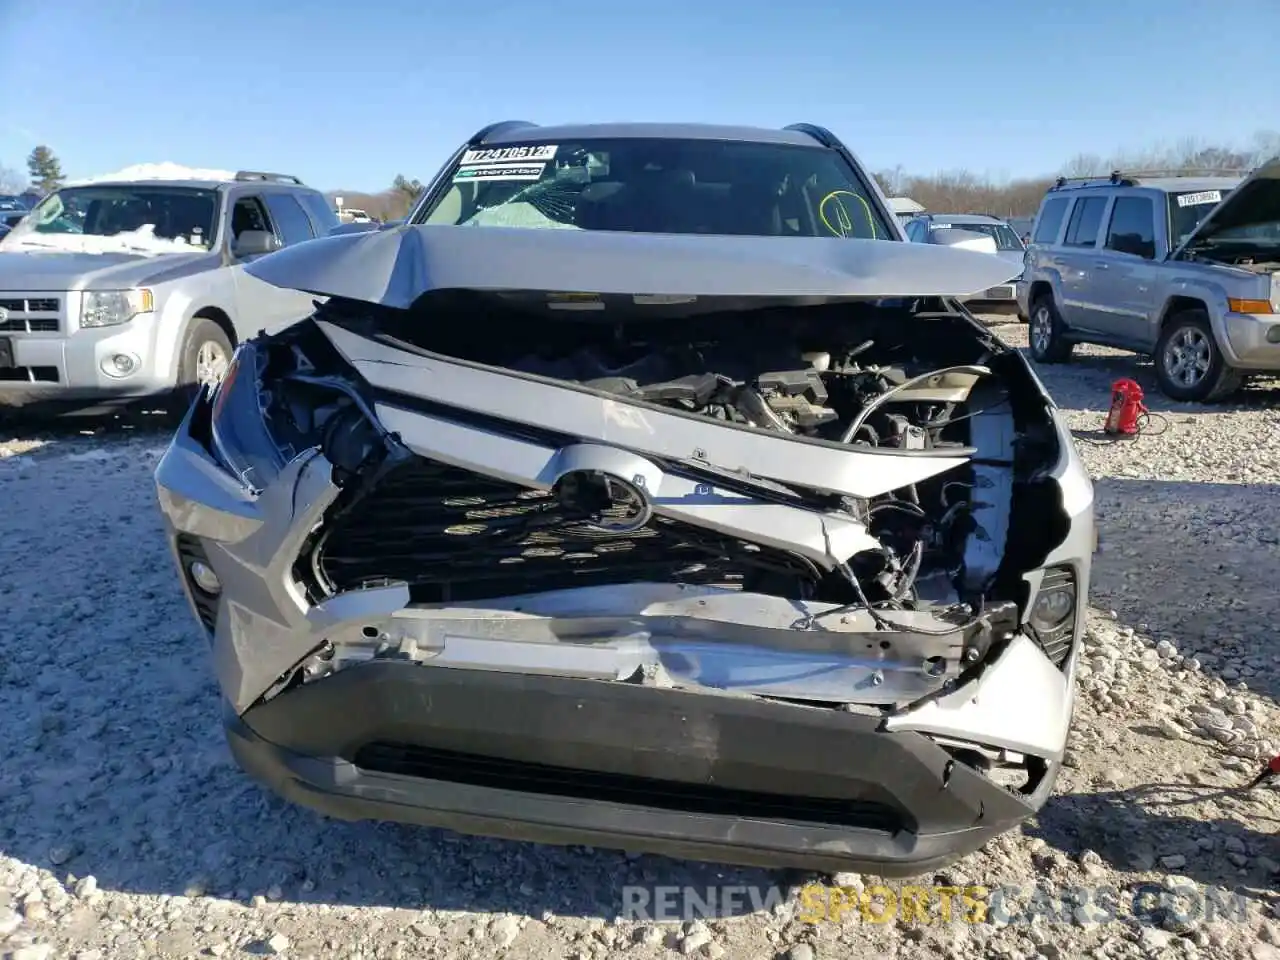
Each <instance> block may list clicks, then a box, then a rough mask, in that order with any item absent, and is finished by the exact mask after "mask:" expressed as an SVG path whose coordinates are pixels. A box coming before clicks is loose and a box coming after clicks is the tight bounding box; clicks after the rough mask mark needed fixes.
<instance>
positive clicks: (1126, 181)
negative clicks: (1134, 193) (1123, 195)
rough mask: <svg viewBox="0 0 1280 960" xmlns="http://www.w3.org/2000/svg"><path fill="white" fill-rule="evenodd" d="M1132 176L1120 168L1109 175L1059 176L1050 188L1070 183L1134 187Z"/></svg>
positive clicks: (1085, 185) (1080, 185)
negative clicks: (1122, 172) (1123, 172)
mask: <svg viewBox="0 0 1280 960" xmlns="http://www.w3.org/2000/svg"><path fill="white" fill-rule="evenodd" d="M1136 183H1137V182H1136V181H1135V180H1134V179H1133V178H1132V177H1128V176H1124V175H1122V174H1121V173H1120V171H1119V170H1112V171H1111V174H1110V175H1109V176H1106V175H1103V176H1099V175H1098V174H1096V173H1094V174H1090V175H1089V176H1087V177H1059V178H1058V179H1057V180H1056V181H1054V184H1053V186H1052V187H1050V188H1049V189H1050V190H1061V189H1062V188H1063V187H1065V186H1067V185H1068V184H1069V185H1071V186H1073V187H1132V186H1135V185H1136Z"/></svg>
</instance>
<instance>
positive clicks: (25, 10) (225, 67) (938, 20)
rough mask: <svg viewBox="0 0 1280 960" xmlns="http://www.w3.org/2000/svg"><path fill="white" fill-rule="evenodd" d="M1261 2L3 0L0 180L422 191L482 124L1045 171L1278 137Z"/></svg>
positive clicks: (1270, 4)
mask: <svg viewBox="0 0 1280 960" xmlns="http://www.w3.org/2000/svg"><path fill="white" fill-rule="evenodd" d="M1277 37H1280V2H1277V0H1217V2H1214V3H1210V2H1208V0H1199V2H1196V0H1065V2H1063V3H1060V4H1049V3H1036V2H1025V0H1023V2H1014V0H979V2H968V3H965V2H957V0H895V2H885V0H858V2H854V0H785V2H776V0H735V2H729V0H718V2H707V0H703V2H701V3H699V2H698V0H685V2H683V3H681V2H676V0H642V2H639V3H635V4H628V3H619V2H616V0H595V2H590V0H579V2H576V3H569V2H565V0H522V2H509V0H475V2H461V3H443V2H440V0H435V2H431V0H426V2H423V0H418V2H414V0H363V2H360V0H356V2H340V0H305V2H304V0H277V2H274V3H272V2H270V0H257V2H249V0H215V2H212V3H205V4H199V3H195V2H193V0H105V2H104V0H41V2H38V3H33V2H28V0H0V166H6V167H9V168H19V169H25V158H26V156H27V154H28V153H29V152H30V150H31V148H32V147H33V146H34V145H35V144H36V143H47V144H49V145H50V146H51V147H52V148H53V149H54V151H55V152H56V153H57V154H58V155H59V157H60V158H61V159H62V161H63V169H64V171H65V172H66V173H67V174H68V175H70V176H73V177H74V176H88V175H93V174H98V173H105V172H109V171H111V170H116V169H119V168H121V167H124V166H127V165H129V164H133V163H142V162H159V161H164V160H171V161H175V162H177V163H182V164H186V165H190V166H205V167H221V168H233V169H234V168H244V167H248V168H255V169H267V170H279V171H284V172H289V173H295V174H298V175H299V176H301V177H302V178H303V179H304V180H306V181H307V182H308V183H311V184H313V185H315V186H318V187H321V188H325V189H328V188H338V187H345V188H347V189H382V188H383V187H385V186H387V185H389V184H390V181H391V179H392V177H393V176H394V175H395V174H396V173H404V174H406V175H407V176H410V177H417V178H420V179H426V178H427V177H429V176H430V175H431V174H432V173H434V171H435V170H436V168H437V167H438V166H439V165H440V163H441V162H442V161H443V160H444V159H445V157H446V156H447V155H448V153H449V152H450V151H451V150H452V149H453V148H454V147H455V146H456V145H457V144H458V143H459V142H461V141H462V140H464V139H465V138H466V137H468V136H469V135H470V134H472V133H473V132H474V131H475V130H476V129H477V128H479V127H481V126H483V125H484V124H486V123H488V122H490V121H493V120H499V119H512V118H518V119H526V120H533V121H538V122H545V123H552V122H563V121H574V120H662V119H667V120H707V121H717V122H728V123H751V124H761V125H766V126H782V125H784V124H787V123H793V122H796V121H799V120H810V121H813V122H817V123H821V124H823V125H825V126H828V127H830V128H831V129H833V130H834V131H835V132H836V133H837V134H838V135H840V136H841V137H842V138H843V139H844V140H845V141H846V142H848V143H849V144H850V146H851V147H852V148H853V149H854V150H855V152H857V153H858V154H860V156H861V157H862V159H863V161H864V162H865V163H866V164H867V165H869V166H871V167H872V168H874V169H882V168H888V167H892V166H895V165H897V164H901V165H902V166H903V167H905V168H906V169H907V170H908V171H911V172H920V173H931V172H936V171H938V170H944V169H957V168H968V169H970V170H973V171H976V172H979V173H985V174H988V175H990V176H993V177H996V178H1003V177H1017V176H1028V175H1034V174H1038V173H1044V172H1051V171H1054V170H1056V169H1057V168H1058V167H1060V166H1061V165H1062V164H1063V163H1064V162H1065V161H1066V160H1068V159H1069V158H1070V157H1071V156H1073V155H1075V154H1078V153H1086V152H1087V153H1098V154H1103V155H1107V154H1111V153H1113V152H1115V151H1117V150H1121V149H1141V148H1143V147H1147V146H1150V145H1153V144H1161V143H1166V144H1167V143H1171V142H1174V141H1176V140H1178V139H1180V138H1183V137H1187V136H1194V137H1199V138H1203V139H1205V140H1210V141H1215V142H1224V141H1225V142H1231V143H1236V142H1247V141H1248V140H1249V138H1250V137H1251V136H1252V134H1253V133H1254V132H1255V131H1256V130H1259V129H1275V128H1276V127H1277V126H1278V125H1280V120H1277V117H1276V114H1275V109H1274V102H1268V96H1270V98H1271V100H1272V101H1274V95H1275V94H1276V92H1277V91H1280V81H1278V80H1277V79H1276V75H1275V59H1274V57H1275V43H1276V38H1277Z"/></svg>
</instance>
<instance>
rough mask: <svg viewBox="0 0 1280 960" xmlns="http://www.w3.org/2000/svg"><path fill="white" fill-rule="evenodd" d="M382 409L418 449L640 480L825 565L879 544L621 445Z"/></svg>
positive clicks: (708, 520)
mask: <svg viewBox="0 0 1280 960" xmlns="http://www.w3.org/2000/svg"><path fill="white" fill-rule="evenodd" d="M376 412H377V415H378V419H379V420H380V421H381V422H382V424H383V426H385V427H386V428H387V429H388V430H390V431H391V432H393V433H396V434H398V435H399V437H400V440H401V442H403V443H404V444H405V446H407V447H408V448H409V449H410V450H412V451H413V452H414V453H416V454H419V455H420V456H424V457H428V458H430V459H432V460H438V461H440V462H442V463H448V464H451V465H454V466H458V467H462V468H464V469H466V470H470V471H473V472H475V473H480V474H485V475H488V476H494V477H499V478H501V479H503V480H509V481H512V482H515V483H520V484H524V485H527V486H529V487H531V488H534V489H541V490H549V489H551V488H552V487H553V486H554V485H555V484H556V483H557V481H559V480H560V479H561V478H562V477H564V476H566V475H567V474H569V473H572V472H574V471H598V472H601V473H604V474H608V475H611V476H616V477H621V478H624V479H628V480H632V481H633V482H634V481H635V480H637V479H639V480H641V481H643V482H642V483H640V484H639V485H640V486H641V487H643V489H644V490H645V491H646V492H647V494H648V496H649V497H650V498H651V503H652V506H653V511H654V512H655V513H656V514H658V515H660V516H667V517H671V518H673V519H676V520H683V521H685V522H687V523H691V524H695V525H697V526H701V527H706V528H708V529H712V530H716V531H718V532H721V533H726V534H729V535H732V536H737V537H742V538H743V539H746V540H751V541H753V542H756V543H762V544H766V545H768V546H772V547H777V548H779V549H784V550H792V551H795V552H796V553H799V554H801V555H803V556H806V557H808V558H810V559H811V560H815V561H817V562H819V563H821V564H823V565H825V566H827V567H831V566H833V565H834V564H835V563H839V562H841V561H844V560H848V559H849V558H850V557H851V556H853V555H854V554H855V553H858V552H860V551H863V550H875V549H878V548H879V546H880V544H879V541H877V540H876V539H875V538H874V537H872V536H871V535H870V534H868V533H867V530H866V526H865V525H864V524H863V523H861V522H859V521H858V520H856V519H855V518H853V517H852V516H850V515H849V514H847V513H835V512H827V511H818V510H814V509H811V508H809V507H805V506H802V505H796V506H790V505H786V504H780V503H770V502H768V501H765V500H761V499H759V498H756V497H750V496H747V495H745V494H742V493H739V492H737V491H734V490H729V489H727V488H724V487H720V486H717V485H715V484H711V483H704V482H701V481H696V480H692V479H690V478H688V477H683V476H680V475H678V474H674V473H670V472H667V471H665V470H663V468H662V467H660V466H659V465H658V464H656V463H654V462H653V461H651V460H648V459H645V458H643V457H640V456H638V455H637V454H633V453H630V452H629V451H626V450H621V449H619V448H617V447H609V446H604V445H600V444H587V443H582V444H572V445H569V446H566V447H561V448H559V449H556V448H553V447H550V446H547V445H544V444H540V443H536V442H533V441H530V440H523V439H520V438H516V437H508V436H503V435H500V434H497V433H490V432H487V431H483V430H477V429H476V428H474V427H464V426H461V425H459V424H456V423H452V422H450V421H448V420H444V419H441V418H439V417H433V416H429V415H427V414H420V413H416V412H414V411H411V410H405V409H403V408H399V407H393V406H389V405H386V404H378V405H377V407H376Z"/></svg>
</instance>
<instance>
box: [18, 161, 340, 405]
mask: <svg viewBox="0 0 1280 960" xmlns="http://www.w3.org/2000/svg"><path fill="white" fill-rule="evenodd" d="M201 174H202V175H201V177H200V178H193V179H187V180H183V179H176V178H174V177H173V176H167V177H165V178H163V179H138V178H134V179H115V178H112V177H105V178H96V179H95V180H94V181H93V182H87V183H81V184H76V185H68V186H65V187H62V188H60V189H58V190H56V191H54V192H53V193H52V194H50V195H49V196H47V197H45V198H44V200H42V201H41V202H40V203H39V204H37V206H36V208H35V209H34V210H32V211H31V212H30V214H28V215H27V216H26V217H25V218H24V219H23V220H22V221H21V222H20V223H19V224H18V225H17V226H15V227H13V228H12V230H11V231H10V232H9V234H8V235H7V236H6V237H4V239H3V240H2V241H0V407H6V406H7V407H16V406H32V405H37V404H47V405H51V406H55V407H59V408H67V407H70V408H78V409H94V408H96V407H98V406H101V405H103V404H105V403H116V402H120V401H131V400H135V399H140V398H143V397H167V398H170V399H172V400H173V402H174V404H175V405H176V406H178V407H185V405H186V404H189V403H190V399H191V395H192V394H193V393H194V387H195V385H197V384H199V383H212V382H216V381H217V379H218V378H219V377H221V375H222V374H223V372H225V370H226V368H227V365H228V363H229V361H230V358H231V354H232V351H233V350H234V348H235V345H236V344H237V343H239V342H240V341H241V340H242V339H243V338H244V337H246V336H249V335H251V334H254V333H257V332H258V331H260V330H261V329H263V327H272V326H280V325H283V324H285V323H288V322H292V321H294V320H297V319H300V318H301V317H303V316H305V315H306V314H307V313H309V312H310V310H311V308H312V298H310V297H307V296H306V295H304V294H298V293H293V292H289V291H284V290H280V289H278V288H276V287H273V286H271V285H270V284H265V283H262V282H261V281H259V280H257V279H255V278H254V277H252V276H250V275H248V274H246V273H245V272H244V266H245V264H247V263H250V262H252V261H253V260H255V259H257V258H258V257H261V256H264V255H266V254H268V253H271V252H272V251H275V250H279V249H281V248H283V247H288V246H292V245H294V244H297V243H301V242H303V241H305V240H310V239H312V238H313V237H316V236H324V235H325V234H327V233H328V232H329V230H330V229H332V228H333V227H335V226H337V223H338V219H337V217H336V216H335V215H334V213H333V211H332V210H331V209H330V208H329V204H328V203H327V202H326V201H325V199H324V197H323V196H322V195H321V194H320V193H319V192H317V191H316V190H313V189H312V188H310V187H307V186H306V185H304V184H303V183H302V181H301V180H299V179H298V178H297V177H291V176H285V175H280V174H270V173H259V172H254V171H241V172H239V173H231V172H226V173H225V174H220V173H217V172H216V171H215V172H209V171H203V172H201ZM215 174H216V176H217V177H218V178H216V179H215V178H212V177H213V176H214V175H215Z"/></svg>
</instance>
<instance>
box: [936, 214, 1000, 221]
mask: <svg viewBox="0 0 1280 960" xmlns="http://www.w3.org/2000/svg"><path fill="white" fill-rule="evenodd" d="M925 218H926V219H928V220H945V221H946V222H947V223H1004V221H1003V220H1001V219H1000V218H999V217H992V216H989V215H988V214H985V213H927V214H925Z"/></svg>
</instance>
